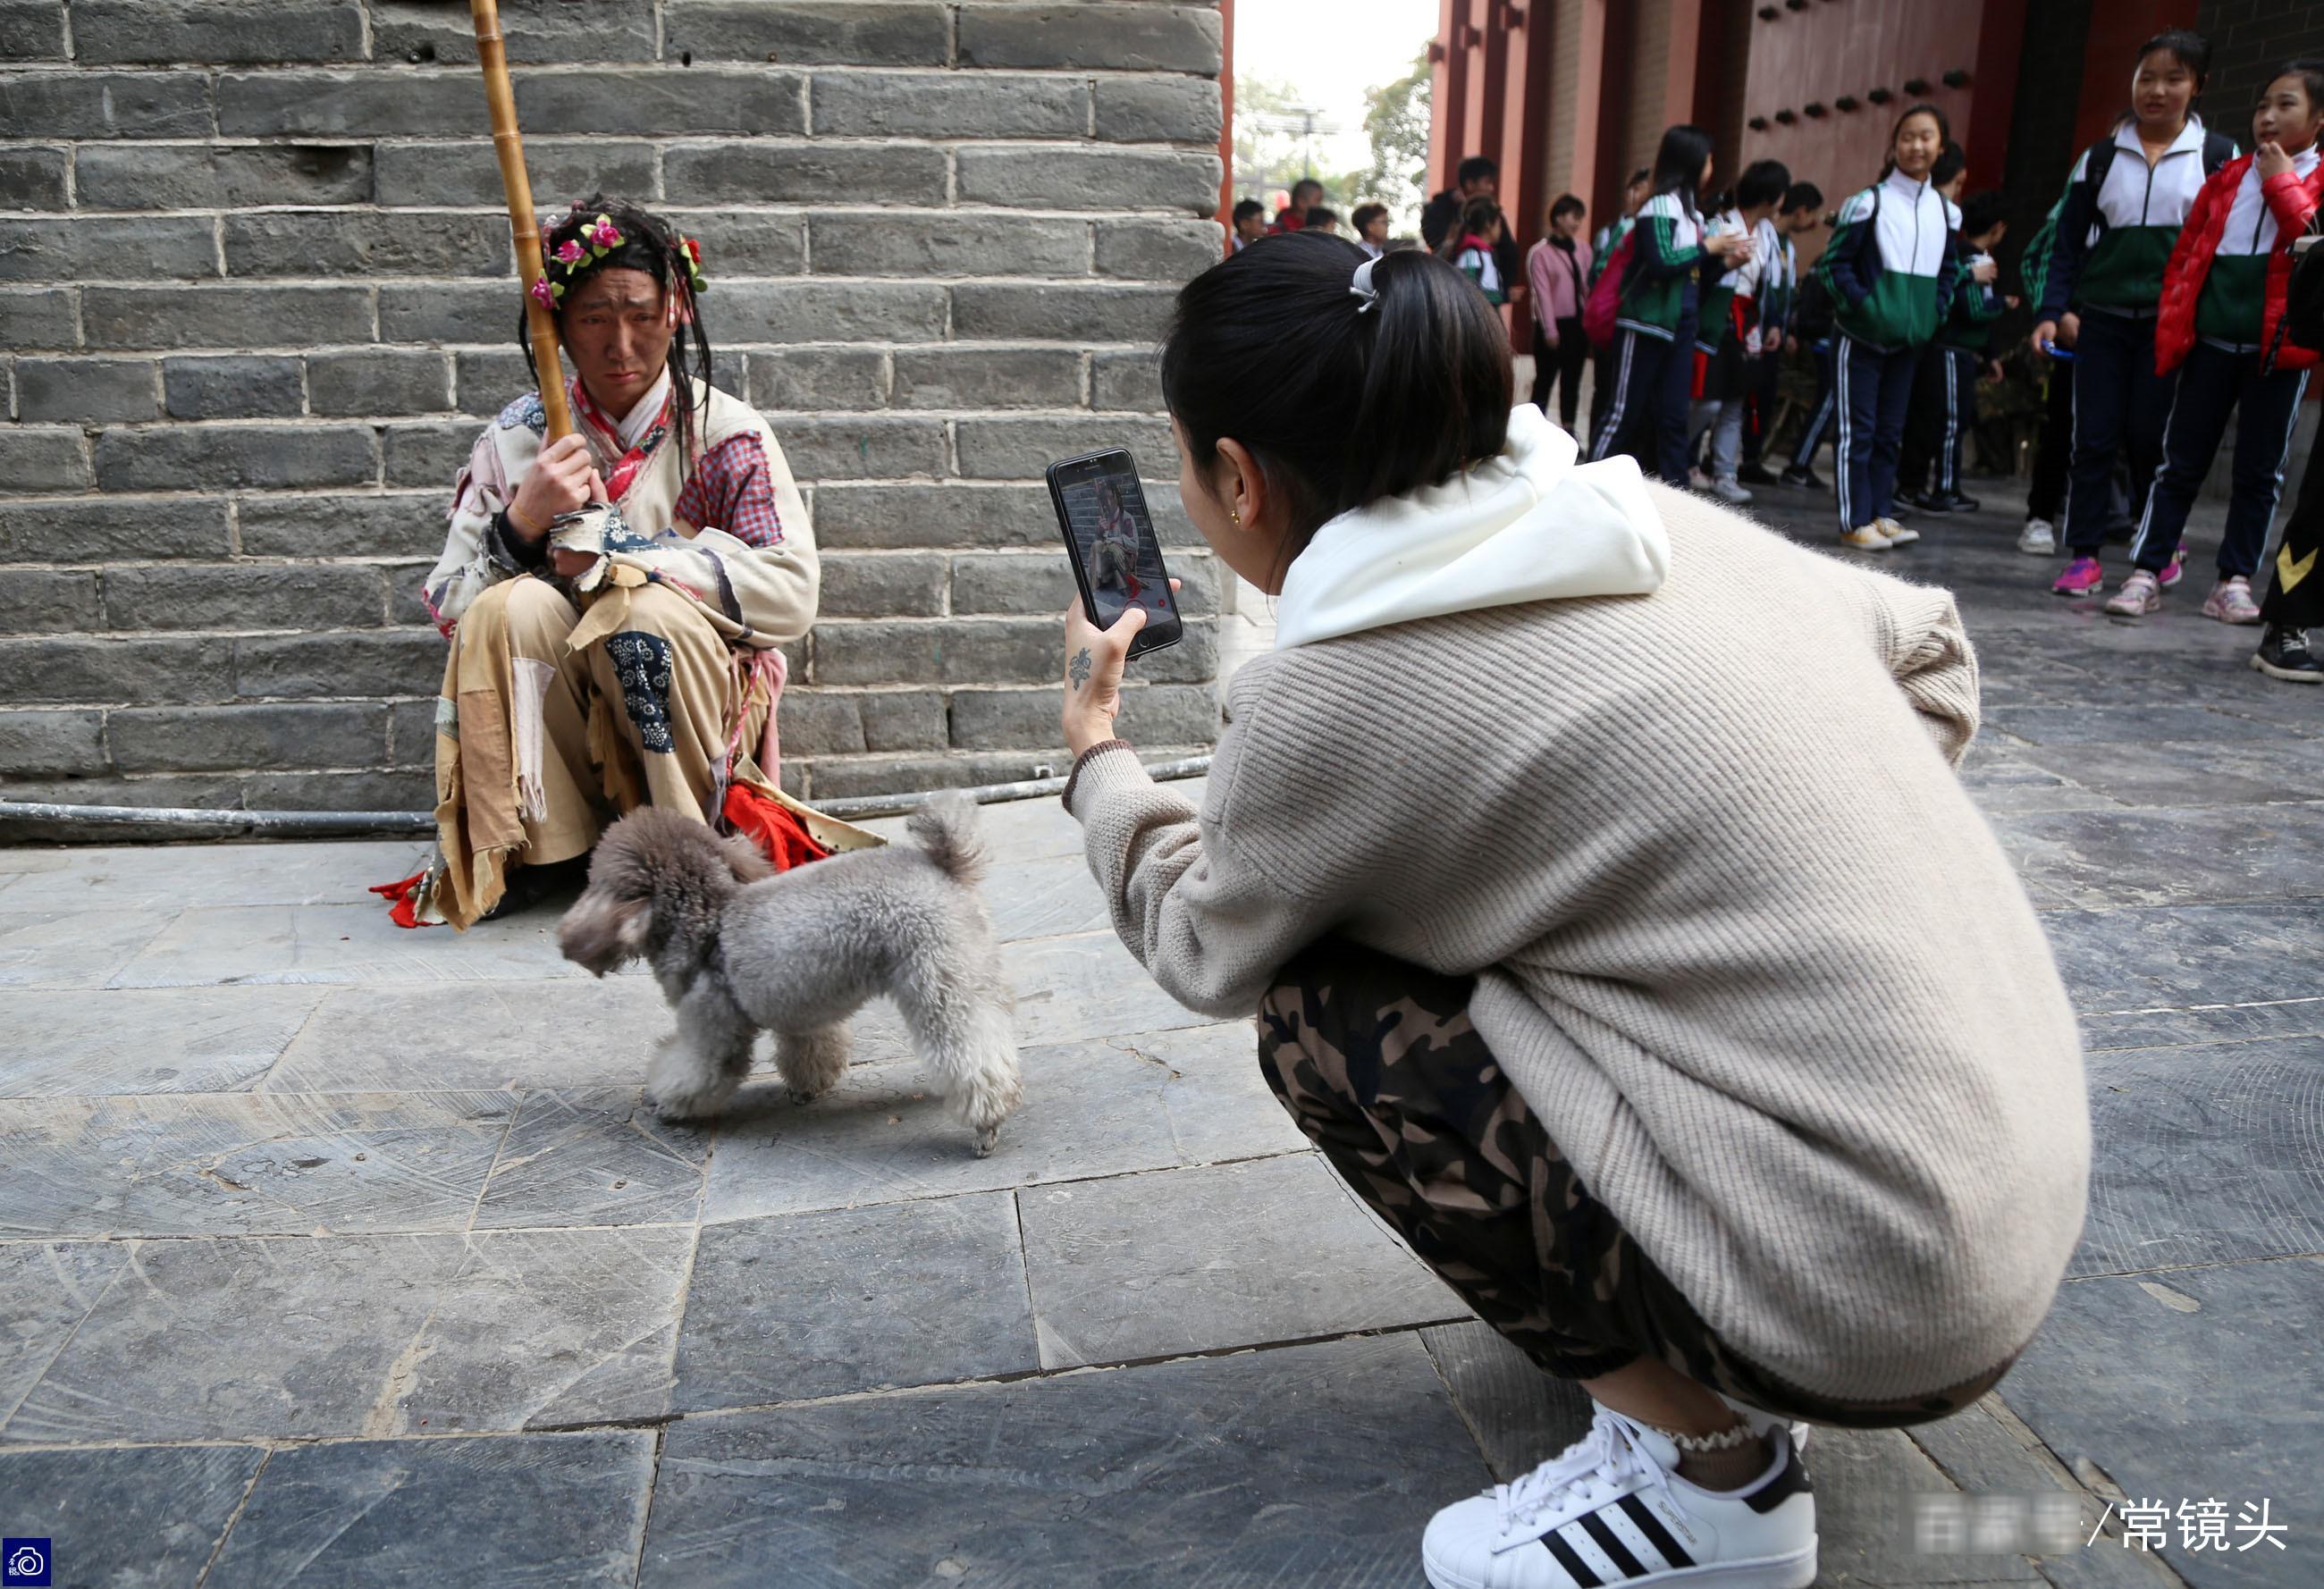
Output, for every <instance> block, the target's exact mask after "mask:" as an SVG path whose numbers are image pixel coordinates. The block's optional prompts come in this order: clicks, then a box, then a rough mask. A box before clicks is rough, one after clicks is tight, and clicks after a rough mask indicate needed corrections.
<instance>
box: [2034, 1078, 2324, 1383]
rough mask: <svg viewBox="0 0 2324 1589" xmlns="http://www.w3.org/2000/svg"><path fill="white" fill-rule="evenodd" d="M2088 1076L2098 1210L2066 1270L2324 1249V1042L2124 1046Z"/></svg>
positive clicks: (2093, 1198)
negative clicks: (2162, 1046) (2123, 1048)
mask: <svg viewBox="0 0 2324 1589" xmlns="http://www.w3.org/2000/svg"><path fill="white" fill-rule="evenodd" d="M2089 1077H2090V1115H2091V1121H2092V1132H2093V1134H2094V1136H2095V1139H2096V1144H2097V1150H2096V1152H2095V1153H2093V1155H2092V1161H2091V1165H2090V1211H2089V1220H2088V1222H2087V1223H2086V1224H2085V1226H2084V1227H2083V1231H2082V1243H2081V1246H2080V1250H2079V1251H2078V1252H2077V1253H2076V1254H2075V1255H2074V1261H2073V1263H2072V1266H2071V1268H2070V1270H2069V1273H2071V1274H2075V1275H2089V1274H2123V1273H2139V1272H2149V1271H2154V1270H2162V1269H2174V1268H2177V1267H2180V1266H2181V1265H2186V1264H2198V1263H2232V1262H2236V1261H2237V1260H2241V1259H2248V1258H2279V1257H2289V1256H2291V1255H2292V1254H2301V1253H2317V1252H2324V1153H2319V1144H2324V1044H2319V1043H2318V1042H2316V1041H2315V1040H2314V1039H2312V1038H2292V1039H2289V1040H2283V1041H2278V1042H2239V1043H2225V1044H2218V1045H2212V1046H2190V1047H2184V1048H2170V1049H2131V1050H2125V1051H2116V1052H2107V1053H2101V1054H2093V1055H2091V1056H2090V1059H2089ZM2319 1411H2324V1403H2319Z"/></svg>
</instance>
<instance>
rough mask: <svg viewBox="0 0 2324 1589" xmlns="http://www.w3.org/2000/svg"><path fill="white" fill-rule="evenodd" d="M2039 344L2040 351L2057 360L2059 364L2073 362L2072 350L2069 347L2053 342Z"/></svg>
mask: <svg viewBox="0 0 2324 1589" xmlns="http://www.w3.org/2000/svg"><path fill="white" fill-rule="evenodd" d="M2041 345H2042V352H2043V354H2046V355H2048V356H2049V357H2051V358H2053V359H2055V360H2057V361H2058V362H2059V363H2061V364H2070V363H2073V362H2074V350H2073V349H2071V348H2070V347H2060V346H2059V345H2058V344H2056V343H2054V342H2045V343H2043V344H2041Z"/></svg>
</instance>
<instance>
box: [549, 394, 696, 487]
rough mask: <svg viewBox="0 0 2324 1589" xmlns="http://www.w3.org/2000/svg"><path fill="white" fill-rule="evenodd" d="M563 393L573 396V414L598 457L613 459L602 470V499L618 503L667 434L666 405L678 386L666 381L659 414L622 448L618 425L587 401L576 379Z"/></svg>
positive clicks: (602, 410) (667, 410)
mask: <svg viewBox="0 0 2324 1589" xmlns="http://www.w3.org/2000/svg"><path fill="white" fill-rule="evenodd" d="M567 390H568V391H570V392H571V394H572V397H573V411H574V412H575V413H576V414H578V415H579V416H580V417H581V423H582V424H584V425H586V426H587V427H589V432H590V436H591V439H592V440H594V441H595V443H596V450H597V453H598V455H599V456H601V457H607V458H612V459H613V460H614V464H613V467H612V468H610V469H608V470H607V471H605V498H606V500H607V501H613V502H618V501H621V500H622V498H623V497H625V496H627V495H628V494H629V490H630V485H631V482H633V481H635V480H636V479H637V477H638V471H639V470H641V469H642V468H644V467H645V463H646V459H647V458H649V457H650V456H651V455H653V450H654V449H655V448H656V447H658V446H659V445H661V439H662V437H663V436H665V435H667V434H668V433H669V405H670V400H672V399H673V398H675V397H676V396H677V395H678V383H677V381H674V380H673V381H671V382H670V387H669V391H668V392H666V393H664V394H663V396H662V400H661V412H660V413H659V414H657V415H656V416H654V422H653V423H652V424H651V425H649V426H647V427H646V428H645V432H644V434H643V435H641V436H640V437H639V438H638V445H635V446H633V447H624V446H622V427H621V424H620V422H619V421H617V420H615V419H614V418H613V417H612V416H611V415H609V414H607V413H606V412H605V410H604V409H601V408H599V407H598V406H597V405H596V403H595V401H593V400H591V398H590V396H589V389H588V388H587V387H586V386H584V385H582V384H581V382H580V381H578V380H577V379H576V381H574V382H573V384H572V385H571V386H570V387H569V388H567Z"/></svg>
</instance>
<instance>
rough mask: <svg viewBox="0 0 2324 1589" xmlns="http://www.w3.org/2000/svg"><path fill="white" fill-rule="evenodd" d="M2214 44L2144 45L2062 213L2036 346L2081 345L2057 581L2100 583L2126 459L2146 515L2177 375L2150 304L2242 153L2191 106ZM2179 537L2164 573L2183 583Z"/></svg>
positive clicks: (2161, 39) (2058, 588) (2187, 39)
mask: <svg viewBox="0 0 2324 1589" xmlns="http://www.w3.org/2000/svg"><path fill="white" fill-rule="evenodd" d="M2210 60H2211V47H2210V45H2209V44H2208V43H2206V42H2205V41H2204V40H2203V38H2202V36H2201V35H2200V34H2197V33H2190V32H2185V31H2184V30H2182V29H2176V28H2174V29H2172V31H2170V32H2164V33H2158V34H2156V35H2155V36H2154V37H2153V38H2152V39H2149V40H2148V41H2146V42H2145V43H2144V45H2142V46H2141V47H2140V49H2139V51H2138V68H2137V71H2136V73H2135V76H2134V77H2133V78H2132V79H2131V107H2132V108H2131V114H2130V115H2126V116H2124V117H2123V118H2122V120H2121V121H2120V122H2118V123H2116V125H2115V130H2114V132H2113V133H2112V135H2110V136H2109V137H2108V138H2107V139H2106V141H2105V142H2101V143H2098V144H2095V145H2093V146H2092V147H2091V148H2089V150H2086V151H2085V152H2083V154H2082V157H2081V159H2080V160H2079V161H2075V162H2074V172H2073V176H2072V178H2071V179H2070V181H2069V183H2068V185H2067V188H2066V200H2065V207H2064V208H2063V209H2061V211H2060V212H2059V216H2058V234H2057V243H2056V244H2055V246H2054V247H2053V248H2052V250H2051V254H2050V274H2049V279H2048V281H2047V283H2046V284H2045V286H2044V287H2043V293H2042V308H2041V311H2040V313H2039V315H2038V316H2037V317H2036V321H2037V323H2036V324H2035V326H2034V327H2033V343H2034V345H2035V346H2036V347H2037V348H2038V347H2040V346H2042V345H2043V344H2055V345H2057V346H2059V347H2065V348H2070V349H2072V350H2073V355H2074V457H2073V463H2072V464H2071V465H2070V467H2069V470H2068V473H2067V477H2066V520H2065V524H2064V525H2063V527H2062V528H2063V529H2064V531H2065V534H2064V537H2063V538H2064V540H2065V543H2066V548H2067V550H2068V552H2069V553H2070V554H2071V561H2070V562H2069V563H2068V564H2067V565H2066V569H2065V572H2064V573H2062V574H2060V575H2059V576H2058V578H2057V580H2056V582H2055V583H2052V585H2051V587H2050V589H2051V590H2052V592H2055V593H2057V594H2058V595H2061V596H2081V595H2087V594H2089V592H2093V591H2096V590H2098V589H2099V588H2100V587H2101V586H2102V585H2103V584H2104V583H2105V577H2104V575H2103V574H2101V573H2100V571H2099V568H2098V548H2099V547H2102V546H2104V545H2105V544H2106V540H2107V534H2108V533H2109V532H2110V531H2115V530H2118V529H2121V528H2125V527H2124V526H2122V525H2120V524H2119V523H2117V522H2116V520H2115V516H2114V512H2113V487H2112V484H2111V482H2110V477H2111V475H2112V474H2113V472H2114V466H2115V459H2116V455H2117V454H2120V455H2125V456H2126V457H2127V458H2128V460H2129V463H2130V489H2131V498H2132V501H2131V504H2130V513H2131V517H2132V518H2133V519H2138V518H2140V517H2143V516H2144V511H2145V505H2146V492H2147V488H2148V486H2149V485H2150V484H2152V483H2153V479H2154V472H2155V470H2156V469H2157V468H2158V467H2160V466H2161V464H2162V463H2163V416H2164V415H2165V414H2167V413H2168V412H2169V411H2170V408H2171V394H2172V388H2173V386H2174V385H2175V383H2176V381H2175V377H2173V376H2164V375H2160V374H2158V373H2156V372H2155V367H2154V316H2155V309H2156V307H2157V305H2158V304H2159V303H2160V302H2161V301H2162V298H2163V265H2164V264H2165V263H2166V262H2168V261H2169V260H2170V258H2171V250H2172V245H2173V244H2174V243H2177V242H2178V240H2179V229H2180V227H2181V225H2184V224H2185V222H2186V219H2187V213H2188V211H2190V209H2192V208H2193V207H2194V206H2195V197H2196V195H2197V194H2199V193H2200V192H2201V191H2202V189H2203V184H2204V182H2205V181H2206V180H2207V179H2208V178H2209V174H2210V172H2212V171H2214V170H2218V168H2219V167H2220V166H2222V165H2225V164H2226V163H2227V161H2229V160H2231V159H2233V158H2234V156H2235V152H2236V146H2235V142H2234V141H2233V140H2232V139H2228V138H2222V137H2218V136H2217V135H2215V134H2211V133H2206V132H2205V130H2204V127H2203V121H2202V118H2201V117H2200V116H2198V115H2195V114H2194V111H2193V106H2194V103H2195V96H2197V95H2198V94H2199V93H2201V92H2202V91H2203V75H2204V72H2205V71H2206V70H2207V69H2209V65H2210ZM2180 561H2181V557H2180V551H2179V548H2178V547H2177V546H2176V545H2175V544H2174V545H2173V546H2172V548H2171V555H2170V558H2169V561H2168V562H2167V563H2166V564H2165V565H2164V566H2163V572H2162V574H2160V576H2159V578H2158V582H2157V583H2159V584H2161V585H2165V586H2167V585H2173V584H2176V583H2179V565H2180Z"/></svg>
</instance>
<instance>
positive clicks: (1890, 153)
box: [1880, 100, 1953, 182]
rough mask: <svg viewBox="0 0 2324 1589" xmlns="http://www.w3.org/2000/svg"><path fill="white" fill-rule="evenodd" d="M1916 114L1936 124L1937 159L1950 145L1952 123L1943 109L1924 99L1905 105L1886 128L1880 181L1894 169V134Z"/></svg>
mask: <svg viewBox="0 0 2324 1589" xmlns="http://www.w3.org/2000/svg"><path fill="white" fill-rule="evenodd" d="M1916 115H1924V116H1927V117H1928V118H1929V119H1930V120H1931V121H1932V122H1934V123H1936V124H1937V158H1938V159H1939V160H1942V159H1943V158H1944V156H1945V150H1946V149H1947V148H1948V147H1950V145H1951V143H1952V141H1953V124H1952V122H1951V121H1950V119H1949V118H1948V117H1947V116H1946V115H1945V113H1944V112H1943V111H1941V110H1939V109H1938V108H1937V107H1936V106H1933V105H1931V104H1929V103H1928V102H1927V101H1926V100H1923V101H1922V102H1921V103H1920V104H1918V105H1909V106H1905V107H1904V115H1900V116H1898V117H1897V118H1896V124H1895V126H1893V127H1891V128H1889V129H1888V147H1887V148H1886V149H1885V150H1883V151H1882V152H1881V156H1882V158H1881V161H1880V179H1881V180H1882V181H1884V182H1885V181H1886V180H1887V179H1888V173H1889V172H1891V171H1893V170H1895V169H1896V134H1897V133H1901V132H1903V131H1904V124H1905V123H1906V122H1909V121H1911V120H1912V119H1913V118H1914V116H1916Z"/></svg>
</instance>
